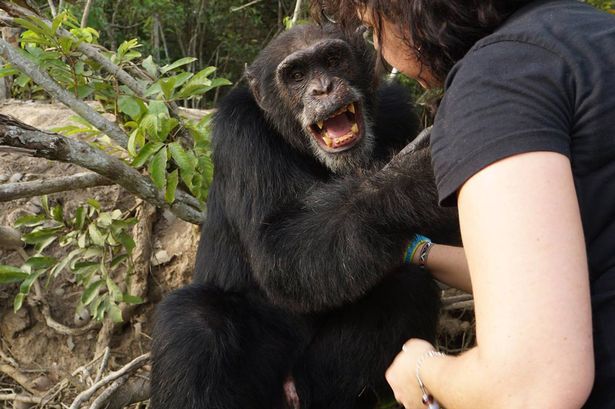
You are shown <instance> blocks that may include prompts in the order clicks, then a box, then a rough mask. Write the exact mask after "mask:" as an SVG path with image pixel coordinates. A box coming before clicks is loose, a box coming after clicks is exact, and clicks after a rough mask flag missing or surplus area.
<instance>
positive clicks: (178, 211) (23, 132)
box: [0, 115, 204, 224]
mask: <svg viewBox="0 0 615 409" xmlns="http://www.w3.org/2000/svg"><path fill="white" fill-rule="evenodd" d="M0 145H8V146H15V147H18V148H28V149H33V150H35V153H34V154H33V155H34V156H36V157H42V158H46V159H51V160H56V161H60V162H67V163H73V164H75V165H79V166H81V167H84V168H86V169H89V170H91V171H93V172H96V173H98V174H99V175H102V176H104V177H106V178H107V179H110V180H113V181H115V183H117V184H118V185H120V186H122V187H123V188H124V189H126V190H128V191H129V192H131V193H133V194H135V195H136V196H138V197H140V198H141V199H143V200H145V201H147V202H149V203H151V204H153V205H154V206H156V207H160V208H169V209H170V210H171V212H173V213H174V214H175V215H176V216H177V217H179V218H180V219H183V220H186V221H187V222H190V223H194V224H200V223H202V222H203V220H204V214H203V213H202V211H201V210H200V209H198V208H196V207H195V206H193V205H194V204H196V203H198V201H197V200H196V199H195V198H193V197H192V196H190V195H188V194H186V193H184V192H177V195H176V200H175V202H174V203H173V204H171V205H170V206H169V204H168V203H166V202H165V200H164V194H163V193H162V192H160V191H159V190H158V189H156V187H155V186H154V184H153V183H152V181H151V180H150V179H149V178H148V177H145V176H143V175H142V174H141V173H140V172H139V171H138V170H136V169H134V168H131V167H130V166H128V165H127V164H126V163H124V162H123V161H121V160H120V159H117V158H114V157H112V156H109V155H107V154H105V153H103V152H101V151H99V150H97V149H94V148H92V147H91V146H90V145H88V144H87V143H85V142H81V141H78V140H73V139H68V138H65V137H63V136H61V135H58V134H54V133H48V132H43V131H40V130H38V129H36V128H33V127H31V126H29V125H26V124H24V123H22V122H20V121H17V120H15V119H14V118H11V117H8V116H6V115H0Z"/></svg>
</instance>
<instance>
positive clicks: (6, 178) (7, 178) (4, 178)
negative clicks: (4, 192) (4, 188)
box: [0, 175, 11, 183]
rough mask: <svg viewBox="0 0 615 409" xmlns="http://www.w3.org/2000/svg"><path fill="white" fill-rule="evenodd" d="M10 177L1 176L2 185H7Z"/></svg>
mask: <svg viewBox="0 0 615 409" xmlns="http://www.w3.org/2000/svg"><path fill="white" fill-rule="evenodd" d="M10 177H11V176H9V175H0V183H6V181H7V180H9V179H10Z"/></svg>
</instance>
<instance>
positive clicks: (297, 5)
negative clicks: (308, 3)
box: [290, 0, 303, 27]
mask: <svg viewBox="0 0 615 409" xmlns="http://www.w3.org/2000/svg"><path fill="white" fill-rule="evenodd" d="M302 3H303V1H302V0H297V2H296V3H295V12H294V13H293V18H292V20H291V21H290V26H291V27H294V26H295V25H296V24H297V21H299V15H300V14H301V4H302Z"/></svg>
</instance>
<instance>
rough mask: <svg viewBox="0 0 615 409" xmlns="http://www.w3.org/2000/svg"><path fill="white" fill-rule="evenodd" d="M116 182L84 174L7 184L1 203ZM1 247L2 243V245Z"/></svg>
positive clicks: (2, 189)
mask: <svg viewBox="0 0 615 409" xmlns="http://www.w3.org/2000/svg"><path fill="white" fill-rule="evenodd" d="M113 183H114V182H112V181H111V180H109V179H107V178H105V177H103V176H100V175H98V174H96V173H91V172H84V173H77V174H75V175H72V176H63V177H58V178H53V179H42V180H36V181H32V182H20V183H6V184H3V185H0V202H8V201H10V200H15V199H22V198H25V197H33V196H40V195H46V194H50V193H58V192H66V191H67V190H78V189H86V188H89V187H96V186H109V185H112V184H113ZM0 245H1V243H0Z"/></svg>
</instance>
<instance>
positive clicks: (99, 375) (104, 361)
mask: <svg viewBox="0 0 615 409" xmlns="http://www.w3.org/2000/svg"><path fill="white" fill-rule="evenodd" d="M110 355H111V348H109V347H106V348H105V350H104V352H103V357H102V361H101V362H100V366H99V367H98V372H97V373H96V378H94V383H96V382H98V381H100V379H101V378H102V374H103V372H104V371H105V369H107V365H108V364H109V356H110Z"/></svg>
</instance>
